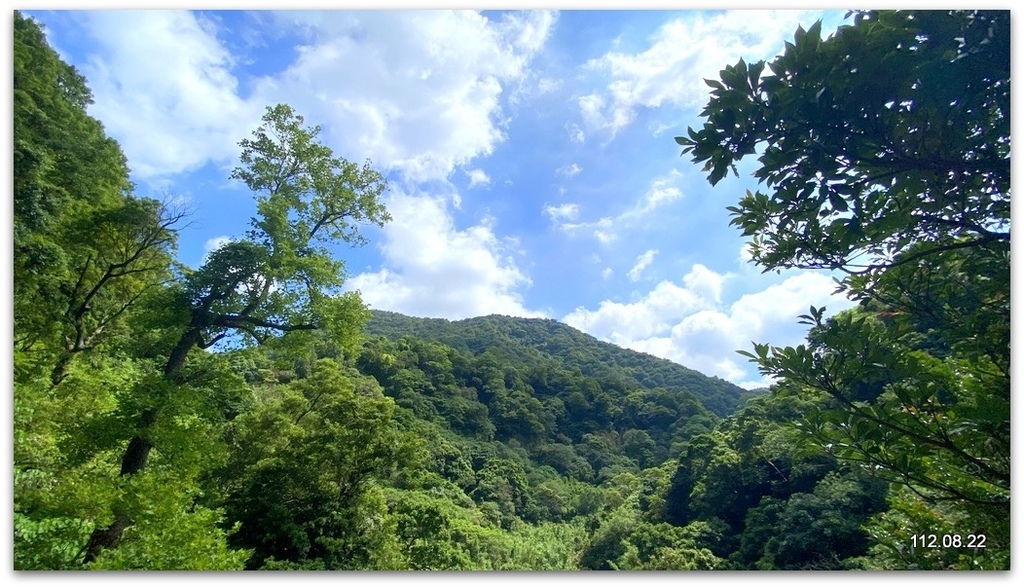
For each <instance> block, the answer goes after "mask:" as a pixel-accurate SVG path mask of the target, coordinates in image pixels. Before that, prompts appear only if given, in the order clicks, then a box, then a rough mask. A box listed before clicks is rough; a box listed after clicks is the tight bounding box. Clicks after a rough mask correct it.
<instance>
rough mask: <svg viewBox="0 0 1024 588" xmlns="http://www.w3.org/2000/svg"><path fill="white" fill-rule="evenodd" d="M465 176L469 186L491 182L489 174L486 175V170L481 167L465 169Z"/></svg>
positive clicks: (485, 184) (484, 184)
mask: <svg viewBox="0 0 1024 588" xmlns="http://www.w3.org/2000/svg"><path fill="white" fill-rule="evenodd" d="M466 176H467V177H468V178H469V187H470V188H474V187H476V186H487V185H489V184H490V183H491V178H490V176H488V175H487V172H485V171H484V170H482V169H470V170H466Z"/></svg>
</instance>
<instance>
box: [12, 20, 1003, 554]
mask: <svg viewBox="0 0 1024 588" xmlns="http://www.w3.org/2000/svg"><path fill="white" fill-rule="evenodd" d="M13 42H14V108H13V111H14V153H13V156H14V160H13V161H14V183H13V191H14V194H13V210H14V219H13V220H14V222H13V245H14V247H13V276H14V304H13V309H12V311H13V317H14V333H13V350H14V353H13V383H14V403H13V423H14V427H13V458H14V467H13V488H14V504H13V520H14V524H13V528H14V568H15V569H16V570H85V569H133V570H139V569H146V570H157V569H159V570H186V569H187V570H241V569H252V570H255V569H265V570H284V569H292V570H295V569H306V570H353V569H359V570H569V569H573V570H604V569H617V570H751V569H753V570H779V569H805V570H807V569H830V570H838V569H875V570H878V569H882V570H890V569H987V570H991V569H996V570H1007V569H1009V566H1010V545H1009V539H1010V517H1009V514H1010V483H1009V472H1010V409H1009V402H1010V383H1009V374H1010V372H1009V341H1010V327H1009V311H1010V292H1009V245H1010V236H1009V235H1010V234H1009V230H1010V228H1009V224H1010V215H1009V198H1010V196H1009V195H1010V188H1009V185H1010V184H1009V168H1010V166H1009V157H1010V133H1009V12H1008V11H1004V12H991V11H909V12H902V11H896V12H893V11H868V12H857V13H854V14H853V15H851V17H850V19H849V22H848V24H846V25H844V26H842V27H840V28H839V30H837V31H836V32H835V34H833V35H832V36H829V37H827V38H823V37H822V34H821V27H820V24H816V25H813V26H811V27H809V28H807V29H803V28H801V29H799V30H797V31H796V34H795V36H794V39H793V41H792V42H787V43H786V46H785V50H784V51H783V53H782V54H780V55H779V56H778V57H776V58H775V59H774V60H772V61H769V62H757V63H750V64H748V63H746V62H744V61H742V60H740V61H739V62H738V63H736V64H735V65H729V66H727V67H726V68H725V69H723V70H722V71H721V74H720V77H721V79H720V80H707V81H706V82H707V84H708V85H709V86H710V87H711V88H712V92H711V96H710V100H709V102H708V104H707V106H706V108H705V109H704V111H703V113H702V116H703V117H704V118H705V119H706V121H707V122H706V123H705V124H704V126H703V127H702V128H700V129H689V130H688V132H687V133H686V134H685V135H683V136H680V137H678V138H677V139H676V141H677V142H678V143H679V144H680V145H682V146H683V153H684V154H685V155H689V156H690V157H691V158H692V160H693V162H694V163H696V164H701V165H703V166H704V169H705V170H706V171H707V172H708V180H709V181H710V183H711V184H716V183H718V182H719V181H720V180H721V179H722V178H724V177H725V176H726V175H727V174H728V173H729V172H730V171H735V170H736V167H735V165H736V164H737V163H738V162H740V161H742V160H744V159H745V158H753V159H756V161H757V168H756V171H755V177H756V178H757V179H758V180H759V181H760V182H761V183H760V189H759V191H757V192H748V193H747V194H746V195H744V196H742V197H740V198H739V201H738V202H737V203H736V205H734V206H730V208H729V210H730V211H731V212H732V214H733V218H734V221H733V224H734V225H736V226H737V227H738V228H739V229H740V230H741V231H742V232H743V234H744V235H746V236H748V237H750V238H751V244H752V252H753V260H752V261H753V263H755V264H757V265H758V266H759V267H761V268H762V269H764V270H765V271H770V270H774V269H780V268H788V267H801V268H826V269H830V270H834V271H835V272H837V274H838V275H840V276H841V279H840V280H839V283H838V287H840V288H841V289H843V290H844V291H845V292H847V293H848V295H849V296H850V297H851V298H852V299H854V300H856V301H857V302H858V306H857V307H856V308H854V309H852V310H849V311H845V312H842V313H839V314H837V315H835V316H832V317H831V318H826V315H825V313H824V310H823V309H819V308H813V307H812V308H810V309H809V310H808V313H807V314H806V315H805V316H804V317H802V320H803V322H804V323H806V324H807V325H808V327H809V331H808V333H807V340H806V342H805V343H804V344H801V345H799V346H795V347H785V348H778V347H770V346H768V345H762V344H755V345H754V347H753V348H752V349H750V350H746V351H743V353H744V354H745V355H746V356H747V357H748V358H749V359H750V360H751V361H754V362H756V363H757V365H758V366H759V369H760V370H761V372H762V373H763V374H765V375H766V376H771V377H772V378H773V379H774V382H775V384H773V385H772V387H771V389H770V390H760V391H757V392H748V391H745V390H743V389H742V388H739V387H737V386H734V385H732V384H730V383H728V382H726V381H724V380H721V379H718V378H709V377H706V376H704V375H702V374H700V373H698V372H696V371H694V370H691V369H688V368H685V367H683V366H680V365H678V364H674V363H672V362H669V361H666V360H660V359H657V358H654V357H653V356H650V355H646V354H641V353H636V352H633V351H628V350H625V349H622V348H619V347H616V346H614V345H611V344H608V343H603V342H600V341H598V340H596V339H594V338H593V337H590V336H588V335H585V334H583V333H581V332H579V331H577V330H575V329H573V328H571V327H568V326H567V325H565V324H562V323H559V322H557V321H552V320H541V319H519V318H513V317H506V316H496V315H493V316H486V317H478V318H474V319H469V320H463V321H447V320H442V319H421V318H414V317H407V316H403V315H400V314H396V313H388V312H382V311H373V312H371V311H369V310H368V309H367V308H366V306H365V305H364V304H363V302H362V300H361V299H360V297H359V295H358V293H357V292H352V291H348V292H347V293H342V292H345V289H344V286H345V271H344V262H343V260H342V259H340V258H338V257H337V256H336V254H337V252H338V251H344V247H345V246H358V245H361V244H364V243H365V242H366V238H365V236H364V234H363V232H362V231H361V229H362V228H364V227H366V226H374V225H376V226H381V225H384V224H385V223H387V222H389V220H390V215H389V214H388V212H387V210H386V209H385V207H384V205H383V202H384V201H383V195H384V194H385V192H386V191H387V190H388V186H387V182H386V181H385V179H384V177H383V175H382V173H381V172H380V171H378V170H377V169H375V168H374V167H373V166H372V165H371V164H370V162H366V163H365V164H362V165H359V164H355V163H353V162H350V161H348V160H346V159H344V158H342V157H340V156H338V155H336V154H334V153H333V152H332V150H331V149H330V148H328V147H327V146H326V145H325V144H324V143H323V142H322V141H321V139H320V137H319V132H320V129H319V127H317V126H307V124H306V122H305V120H304V119H303V117H302V116H301V115H300V114H298V113H297V112H295V111H294V110H293V109H292V108H291V107H290V106H288V105H283V104H281V105H275V106H270V107H268V108H267V109H266V111H265V114H264V116H263V118H262V120H261V123H260V124H259V126H258V127H257V128H256V129H255V130H254V131H253V132H252V134H251V135H250V136H249V137H242V138H240V142H239V144H238V146H239V148H240V152H239V165H238V166H237V167H236V168H235V169H234V170H233V171H232V172H231V173H230V177H231V178H233V179H234V180H237V181H239V182H241V183H242V184H244V185H245V186H246V187H247V189H248V190H249V191H250V192H251V194H252V198H253V199H254V202H255V204H256V208H255V209H256V214H255V215H254V216H253V217H252V219H251V222H250V225H249V229H248V231H247V232H246V233H245V234H244V236H242V237H241V238H238V239H235V240H233V241H230V242H228V243H224V244H221V245H220V247H219V248H217V249H215V250H214V251H212V252H211V253H210V254H209V255H208V256H207V258H206V259H205V260H204V262H203V263H202V264H201V265H200V266H199V267H198V268H189V267H186V266H185V265H183V264H181V263H179V262H178V261H177V260H176V259H175V256H176V243H177V235H178V232H177V231H178V230H179V229H180V227H181V226H182V224H183V223H186V222H188V212H187V211H185V210H179V209H175V208H174V207H173V206H172V205H171V204H170V203H169V202H167V201H163V200H159V199H153V198H150V197H148V196H146V195H144V194H140V193H138V189H137V187H136V186H135V185H133V184H132V182H131V181H130V180H129V165H130V162H129V161H127V159H126V157H125V156H124V154H123V153H122V151H121V148H120V146H119V145H118V144H117V142H116V141H114V140H112V139H111V138H109V137H108V136H107V135H106V133H105V131H104V128H103V125H102V124H101V123H100V122H99V121H98V120H96V119H94V118H92V117H91V116H89V114H88V113H87V112H86V108H87V107H88V105H89V104H90V102H91V99H92V98H91V93H90V90H89V87H88V84H87V80H86V79H85V78H84V77H83V76H82V75H80V74H79V73H78V72H77V71H76V70H75V68H74V67H72V66H70V65H68V64H67V63H65V62H64V61H63V60H62V59H61V58H60V57H59V55H58V54H57V53H56V52H55V51H54V50H53V49H52V48H51V47H50V46H49V45H48V43H47V41H46V37H45V35H44V33H43V31H42V29H41V28H40V25H39V24H38V23H36V22H35V21H34V20H32V19H30V18H26V17H24V16H23V15H21V14H20V13H18V12H15V13H14V36H13ZM760 190H764V191H763V192H762V191H760Z"/></svg>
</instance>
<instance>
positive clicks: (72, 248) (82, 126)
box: [13, 12, 184, 385]
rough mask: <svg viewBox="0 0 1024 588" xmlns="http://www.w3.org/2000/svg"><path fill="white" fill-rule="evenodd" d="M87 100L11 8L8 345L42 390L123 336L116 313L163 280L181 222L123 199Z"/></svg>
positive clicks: (120, 177)
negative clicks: (39, 374)
mask: <svg viewBox="0 0 1024 588" xmlns="http://www.w3.org/2000/svg"><path fill="white" fill-rule="evenodd" d="M91 102H92V95H91V93H90V91H89V88H88V86H87V85H86V82H85V79H84V78H83V77H82V76H81V75H80V74H79V73H78V71H77V70H76V69H75V68H74V67H73V66H71V65H69V64H67V63H65V62H63V61H62V60H61V59H60V57H59V56H58V55H57V53H56V52H55V51H54V50H53V49H52V48H50V46H49V45H48V44H47V42H46V38H45V36H44V34H43V31H42V29H41V27H40V26H39V25H38V24H37V23H36V22H35V21H33V20H32V19H30V18H25V17H24V16H22V15H21V14H20V13H17V12H16V13H15V15H14V109H13V110H14V227H13V228H14V322H15V344H16V347H17V349H18V350H19V351H23V352H25V354H26V357H30V358H31V359H33V360H34V361H33V362H34V363H35V364H36V366H37V367H41V368H46V369H48V370H49V371H50V375H51V381H52V383H53V385H57V384H59V383H60V382H61V381H62V380H63V379H64V377H65V376H66V375H67V370H68V367H69V364H70V362H71V359H72V358H73V357H74V356H76V355H77V354H79V353H81V352H85V351H88V350H91V349H94V348H95V347H97V346H99V345H101V344H103V343H105V342H110V341H113V340H117V339H118V338H119V337H120V338H122V339H123V338H124V336H125V334H124V332H123V328H121V327H123V322H124V321H123V319H124V318H125V316H126V314H128V311H130V310H131V309H133V308H134V307H136V306H137V305H138V303H139V301H140V299H141V298H142V297H143V296H144V295H146V294H147V293H149V292H152V291H153V290H154V289H155V288H157V287H158V286H160V285H161V284H162V283H164V282H166V281H167V280H168V279H169V278H170V264H171V256H172V254H173V251H174V246H175V238H176V233H175V231H174V230H173V227H174V225H175V224H176V223H178V221H180V220H181V219H182V218H183V216H184V211H182V210H174V209H173V208H172V207H168V206H166V205H165V203H162V202H159V201H157V200H154V199H150V198H138V197H135V196H134V195H133V193H132V191H133V189H134V186H133V185H132V184H131V182H130V181H129V180H128V166H127V161H126V159H125V156H124V154H123V153H122V152H121V148H120V147H119V146H118V144H117V142H116V141H114V140H113V139H111V138H109V137H107V136H106V134H105V132H104V130H103V125H102V124H100V122H99V121H98V120H96V119H95V118H93V117H91V116H89V115H88V114H87V113H86V110H85V109H86V107H87V106H88V105H89V104H90V103H91ZM25 365H26V364H25V363H24V362H23V363H22V364H21V367H24V366H25ZM22 373H24V369H23V370H22Z"/></svg>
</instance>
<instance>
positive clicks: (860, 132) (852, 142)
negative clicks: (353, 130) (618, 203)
mask: <svg viewBox="0 0 1024 588" xmlns="http://www.w3.org/2000/svg"><path fill="white" fill-rule="evenodd" d="M1009 35H1010V23H1009V12H1006V11H1002V12H1000V11H970V10H957V11H866V12H858V13H855V15H854V17H853V23H852V24H850V25H846V26H843V27H840V29H839V30H838V31H836V33H835V34H834V35H833V36H831V37H829V38H827V39H822V38H821V26H820V23H818V24H815V25H814V26H812V27H811V28H809V29H807V30H804V29H802V28H801V29H798V30H797V33H796V35H795V37H794V40H793V42H792V43H787V44H786V49H785V51H784V52H783V54H782V55H780V56H778V57H777V58H775V59H774V60H773V61H771V62H769V63H765V62H758V63H755V64H749V65H748V64H746V63H745V62H743V61H742V60H741V61H740V62H738V63H737V64H736V65H734V66H729V67H727V68H726V69H724V70H722V72H721V81H708V84H709V85H710V86H711V87H712V88H713V91H712V96H711V100H710V101H709V103H708V106H707V107H706V108H705V109H704V111H703V113H702V115H703V116H704V117H706V118H707V122H706V123H705V124H704V126H703V128H702V129H700V130H694V129H689V131H688V133H687V135H686V136H683V137H677V138H676V141H677V142H678V143H679V144H681V145H683V146H684V149H683V153H684V154H690V155H692V157H693V160H694V161H695V162H698V163H700V162H703V163H704V165H705V168H704V169H705V170H706V171H708V172H709V175H708V180H709V181H710V182H711V183H712V184H715V183H717V182H718V181H719V180H721V179H722V178H723V177H724V176H725V175H726V173H728V171H729V170H730V169H732V170H733V171H734V172H735V167H734V166H735V163H736V162H738V161H740V160H742V159H744V158H746V157H747V156H750V155H755V154H758V153H759V155H758V157H757V161H758V163H759V166H758V168H757V169H756V171H755V172H754V175H755V177H757V178H758V179H759V180H760V181H761V182H762V183H763V184H764V186H765V187H766V188H769V189H770V193H767V194H765V193H762V192H760V191H758V192H756V193H750V192H748V193H747V194H746V196H744V197H742V198H741V199H740V201H739V204H738V205H737V206H732V207H729V210H730V211H731V212H732V214H733V217H734V218H733V220H732V224H734V225H736V226H738V227H740V229H741V230H742V231H743V234H744V235H745V236H749V237H751V239H752V240H751V247H752V253H753V259H754V261H755V262H756V263H758V264H760V265H762V266H763V267H764V268H765V271H768V270H773V269H780V268H790V267H797V268H807V269H815V268H817V269H831V270H837V271H841V272H843V273H844V274H845V278H844V279H843V280H842V281H841V282H839V287H840V290H841V291H845V292H847V293H848V294H849V295H850V296H851V297H852V298H853V299H855V300H858V301H860V303H861V306H860V308H858V309H856V310H854V311H850V312H846V313H841V314H840V315H838V316H836V317H833V318H831V319H825V318H824V309H816V308H813V307H812V308H811V309H810V311H809V314H807V315H806V316H804V317H802V318H803V322H805V323H806V324H808V325H810V326H811V331H810V333H809V334H808V341H807V344H805V345H799V346H796V347H788V348H784V349H783V348H772V347H769V346H767V345H755V346H754V350H753V352H744V354H745V355H747V356H748V357H749V358H750V359H751V360H752V361H755V362H756V363H758V365H759V366H760V370H761V372H762V373H763V374H766V375H771V376H773V377H776V378H778V379H779V380H780V381H781V382H782V386H783V387H784V388H786V389H788V390H791V391H796V392H806V393H812V394H813V393H819V392H822V393H825V394H827V395H828V397H829V398H830V399H831V402H829V403H827V404H826V405H823V406H822V407H820V408H819V409H817V410H815V411H813V412H811V413H810V414H809V415H808V418H807V420H806V423H805V428H804V430H805V431H806V434H807V436H808V438H811V439H813V440H815V441H816V442H817V443H818V444H819V445H820V446H822V447H824V448H827V449H828V450H829V451H830V452H831V453H832V454H833V455H835V456H837V457H838V458H840V459H841V460H843V461H844V462H847V463H858V464H863V465H864V467H865V468H866V470H867V471H870V472H872V473H873V474H875V475H876V476H878V477H880V478H881V479H884V480H887V481H890V482H892V483H894V484H896V485H897V486H898V487H902V489H901V490H899V491H898V494H897V495H896V496H897V497H898V498H894V501H893V503H892V507H893V509H894V510H895V511H896V512H894V513H893V514H892V516H889V515H885V516H883V517H882V518H881V519H880V520H883V521H887V523H879V525H880V526H877V527H875V528H876V529H882V528H885V526H886V525H887V524H891V522H892V521H895V520H898V519H899V517H900V516H903V517H906V520H909V521H911V523H910V524H909V526H910V527H912V528H918V529H929V528H931V527H929V526H928V525H929V524H933V523H934V522H935V518H934V517H933V516H931V515H930V514H929V513H931V512H933V509H939V510H941V511H942V513H943V515H942V516H943V517H946V516H949V517H952V518H953V519H955V520H962V521H965V524H966V526H967V527H969V528H976V527H985V528H988V529H990V532H989V533H990V534H991V535H993V537H995V538H994V539H993V540H992V541H991V542H990V543H989V546H990V547H993V546H995V549H994V550H993V552H994V553H993V554H992V555H991V556H986V557H984V558H982V560H984V561H985V562H991V561H1001V560H1002V557H1003V556H1002V555H1000V554H1001V553H1004V552H1003V550H1005V549H1006V546H1007V545H1008V541H1009V535H1008V534H1007V531H1008V529H1007V528H1006V527H1005V525H1003V524H1002V521H1005V520H1007V518H1008V514H1009V501H1010V404H1009V403H1010V372H1009V362H1010V330H1009V317H1010V314H1009V313H1010V289H1009V285H1010V284H1009V276H1010V271H1009V269H1010V263H1009V262H1010V257H1009V256H1010V232H1009V229H1010V127H1009V121H1010V119H1009V112H1010V111H1009V106H1010V77H1009V76H1010V74H1009V72H1010V58H1009V42H1010V37H1009ZM766 67H767V71H766V69H765V68H766ZM908 490H909V491H910V492H911V493H912V494H913V495H915V496H917V500H919V501H921V504H917V505H915V504H914V503H913V501H912V500H909V499H908V498H907V494H906V491H908ZM940 505H941V508H940ZM897 513H902V514H897ZM918 517H920V518H918ZM883 534H884V533H883ZM882 545H886V546H888V547H887V548H890V549H893V550H894V553H892V554H890V555H889V556H883V555H880V553H881V552H880V551H877V550H876V551H875V553H876V556H877V557H879V558H881V559H883V560H884V561H885V562H886V563H887V564H891V563H893V562H896V561H903V562H913V565H915V566H922V565H924V562H923V560H914V558H909V559H908V558H906V557H905V554H906V553H907V549H906V544H898V543H895V542H893V541H891V540H887V541H883V543H882ZM879 549H882V548H879ZM940 559H941V560H942V561H943V562H944V563H947V564H948V565H953V566H965V567H978V566H982V567H983V565H985V564H977V565H976V563H975V562H977V561H981V560H977V559H972V558H960V559H958V558H955V557H954V558H952V559H947V558H940ZM932 563H935V562H932Z"/></svg>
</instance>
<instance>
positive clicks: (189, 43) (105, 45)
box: [81, 10, 261, 178]
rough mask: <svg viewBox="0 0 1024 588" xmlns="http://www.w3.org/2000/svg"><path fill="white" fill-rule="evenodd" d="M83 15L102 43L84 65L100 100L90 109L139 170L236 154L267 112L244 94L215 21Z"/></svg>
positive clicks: (186, 167) (175, 169) (188, 165)
mask: <svg viewBox="0 0 1024 588" xmlns="http://www.w3.org/2000/svg"><path fill="white" fill-rule="evenodd" d="M81 14H82V18H84V19H85V22H86V26H87V27H88V29H89V33H90V34H91V35H92V37H93V38H94V40H95V41H96V43H97V47H98V48H97V50H96V52H95V53H93V54H92V55H90V56H89V57H88V59H87V61H86V62H85V63H84V64H82V65H81V70H82V73H83V74H84V75H85V76H86V78H87V79H88V80H89V86H90V88H91V89H92V91H93V95H94V96H95V100H96V101H95V103H94V104H93V105H92V106H91V107H90V109H89V112H90V114H92V115H93V116H95V117H97V118H98V119H100V120H102V121H103V124H104V126H105V128H106V130H107V132H108V133H109V134H110V135H111V136H112V137H115V138H116V139H117V140H118V142H119V143H120V144H121V148H122V149H123V150H124V152H125V155H126V156H127V157H128V161H129V165H130V166H131V168H132V171H133V172H134V173H136V174H138V175H139V176H140V177H142V178H153V177H156V176H166V175H172V174H176V173H180V172H187V171H192V170H195V169H198V168H200V167H202V166H203V165H205V164H206V163H207V162H208V161H219V162H222V161H225V160H228V159H230V158H232V157H234V156H236V155H237V152H238V147H237V143H238V141H239V140H240V139H241V138H243V137H245V136H246V135H247V134H248V133H249V131H250V130H251V128H252V125H253V123H254V122H255V121H258V119H259V116H260V114H261V113H260V112H259V111H258V109H257V107H255V106H254V105H252V104H251V103H248V102H247V101H245V100H243V99H241V98H239V96H238V82H237V80H236V79H235V78H234V76H233V75H232V73H231V72H232V69H233V68H234V65H235V61H234V57H232V55H231V54H230V53H229V52H228V51H227V50H226V49H225V48H224V47H223V46H222V45H221V43H220V42H219V41H218V40H217V37H216V33H215V28H214V25H213V24H212V23H211V22H209V21H207V20H204V19H202V18H200V17H197V15H196V14H195V13H190V12H182V11H160V10H137V11H116V10H95V11H87V12H83V13H81Z"/></svg>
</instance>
